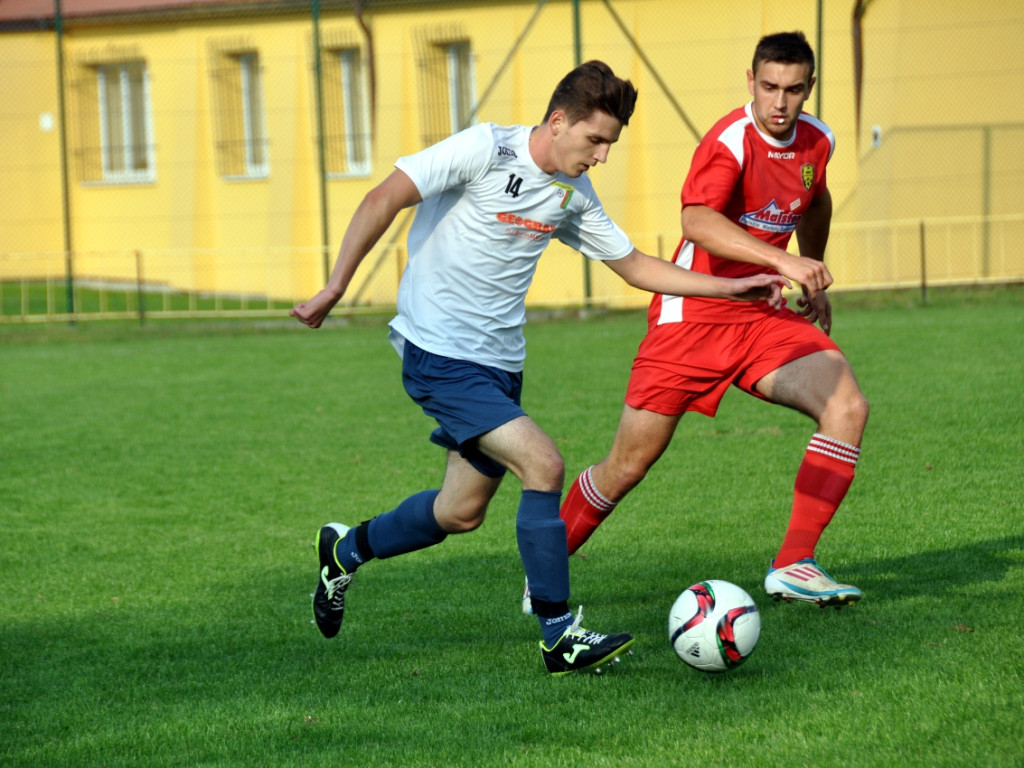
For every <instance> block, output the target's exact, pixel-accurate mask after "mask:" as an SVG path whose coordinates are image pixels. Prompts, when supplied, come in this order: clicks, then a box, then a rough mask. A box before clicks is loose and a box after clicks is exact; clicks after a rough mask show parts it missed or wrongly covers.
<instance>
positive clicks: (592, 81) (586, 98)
mask: <svg viewBox="0 0 1024 768" xmlns="http://www.w3.org/2000/svg"><path fill="white" fill-rule="evenodd" d="M636 96H637V91H636V88H635V87H633V83H631V82H630V81H629V80H623V79H622V78H619V77H616V76H615V74H614V73H613V72H612V70H611V67H609V66H608V65H607V64H605V63H604V62H603V61H597V60H593V61H588V62H585V63H583V64H580V65H579V66H578V67H576V69H574V70H572V71H571V72H570V73H569V74H567V75H566V76H565V77H563V78H562V81H561V82H560V83H559V84H558V85H557V86H556V87H555V92H554V93H553V94H551V101H549V102H548V110H547V112H545V113H544V122H547V119H548V118H549V117H551V113H552V112H554V111H555V110H556V109H560V110H562V111H563V112H564V113H565V116H566V117H567V118H568V119H569V124H570V125H572V124H573V123H577V122H579V121H580V120H586V119H587V118H588V117H590V116H591V115H592V114H593V113H594V112H595V111H596V110H600V111H602V112H606V113H607V114H609V115H611V116H612V117H614V118H616V119H617V120H618V121H619V122H620V123H622V124H623V125H628V124H629V118H630V116H631V115H632V114H633V109H634V107H636Z"/></svg>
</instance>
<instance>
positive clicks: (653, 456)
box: [561, 405, 681, 555]
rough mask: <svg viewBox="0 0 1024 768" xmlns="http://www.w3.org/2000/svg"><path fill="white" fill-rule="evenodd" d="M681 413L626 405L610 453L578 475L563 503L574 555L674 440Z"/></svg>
mask: <svg viewBox="0 0 1024 768" xmlns="http://www.w3.org/2000/svg"><path fill="white" fill-rule="evenodd" d="M680 418H681V415H675V416H666V415H664V414H661V413H655V412H653V411H645V410H640V409H638V408H633V407H631V406H629V405H626V406H623V409H622V415H621V417H620V418H619V426H618V430H617V431H616V433H615V440H614V441H613V442H612V448H611V451H610V452H609V453H608V456H607V457H605V459H604V460H603V461H601V462H600V463H598V464H595V465H594V466H592V467H590V468H589V469H587V470H585V471H584V472H583V473H581V474H580V476H579V477H577V478H576V480H575V481H574V482H573V484H572V486H571V487H570V489H569V492H568V494H567V495H566V499H565V502H564V503H563V504H562V512H561V515H562V519H563V520H564V521H565V526H566V534H567V536H568V543H569V554H570V555H571V554H572V553H574V552H576V550H578V549H579V548H580V547H581V546H583V543H584V542H585V541H586V540H587V539H589V538H590V535H591V534H592V533H593V532H594V531H595V530H596V529H597V527H598V526H599V525H600V524H601V523H602V522H603V521H604V520H605V518H607V517H608V515H610V514H611V512H612V510H613V509H614V508H615V505H616V504H618V503H619V502H620V501H621V500H622V499H623V498H625V496H626V494H627V493H629V492H630V491H631V490H633V489H634V488H635V487H636V486H637V485H639V483H640V481H641V480H643V479H644V477H646V476H647V472H648V471H649V470H650V468H651V467H653V466H654V464H655V462H657V461H658V459H659V458H661V455H662V454H663V453H664V452H665V449H666V448H668V445H669V443H670V442H671V441H672V435H673V434H674V433H675V430H676V426H677V425H678V424H679V419H680Z"/></svg>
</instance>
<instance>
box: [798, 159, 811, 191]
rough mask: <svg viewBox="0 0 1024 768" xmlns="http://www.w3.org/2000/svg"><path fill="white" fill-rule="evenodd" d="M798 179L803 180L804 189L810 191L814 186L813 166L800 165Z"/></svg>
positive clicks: (808, 164) (807, 164)
mask: <svg viewBox="0 0 1024 768" xmlns="http://www.w3.org/2000/svg"><path fill="white" fill-rule="evenodd" d="M800 178H801V179H803V182H804V189H810V188H811V185H812V184H814V166H813V165H811V164H810V163H804V164H803V165H801V166H800Z"/></svg>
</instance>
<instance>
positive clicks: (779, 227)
mask: <svg viewBox="0 0 1024 768" xmlns="http://www.w3.org/2000/svg"><path fill="white" fill-rule="evenodd" d="M798 221H800V214H799V213H787V212H786V211H784V210H782V209H781V208H779V204H778V203H776V202H775V201H774V200H772V201H771V202H770V203H768V205H766V206H765V207H764V208H761V209H760V210H757V211H750V212H749V213H745V214H743V215H742V216H740V224H743V225H745V226H748V227H752V228H753V229H760V230H763V231H765V232H792V231H793V230H794V229H796V225H797V222H798Z"/></svg>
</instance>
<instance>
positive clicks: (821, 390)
mask: <svg viewBox="0 0 1024 768" xmlns="http://www.w3.org/2000/svg"><path fill="white" fill-rule="evenodd" d="M757 390H758V391H759V392H760V393H761V394H763V395H764V396H765V397H767V398H768V399H769V400H771V401H772V402H775V403H778V404H779V405H785V406H787V407H789V408H793V409H795V410H798V411H800V412H801V413H805V414H807V415H808V416H810V417H811V418H812V419H814V420H815V422H816V423H817V425H818V429H817V432H816V433H815V434H814V436H813V437H812V439H811V442H810V444H809V445H808V448H807V452H806V453H805V455H804V459H803V461H802V463H801V465H800V469H799V471H798V472H797V477H796V483H795V486H794V494H793V510H792V514H791V517H790V521H789V526H788V528H787V530H786V535H785V538H784V539H783V542H782V546H781V547H780V549H779V552H778V554H777V555H776V556H775V559H774V560H773V561H772V566H771V568H770V569H769V572H768V575H767V576H766V577H765V589H766V590H767V591H768V593H769V594H770V595H772V596H773V597H775V598H776V599H779V598H782V599H786V600H803V601H807V602H814V603H817V604H818V605H835V606H837V607H838V606H841V605H845V604H848V603H852V602H855V601H857V600H859V599H860V598H861V597H862V595H861V592H860V590H859V589H857V588H856V587H853V586H851V585H849V584H839V583H837V582H836V581H835V580H834V579H833V578H832V577H831V576H830V575H829V574H828V573H827V572H826V571H825V570H824V569H823V568H822V567H821V566H819V565H818V563H817V562H816V560H815V558H814V550H815V548H816V546H817V544H818V540H819V539H820V538H821V535H822V533H823V532H824V530H825V528H826V527H827V526H828V524H829V522H831V520H832V517H833V516H834V515H835V512H836V510H837V509H838V507H839V505H840V504H841V503H842V500H843V498H844V497H845V496H846V492H847V490H848V489H849V487H850V484H851V483H852V482H853V476H854V470H855V467H856V465H857V460H858V458H859V457H860V444H861V439H862V438H863V435H864V427H865V425H866V424H867V418H868V410H869V407H868V401H867V398H865V397H864V394H863V393H862V392H861V390H860V386H859V385H858V384H857V379H856V377H855V376H854V374H853V370H852V368H851V367H850V364H849V362H847V360H846V358H845V356H843V354H842V353H840V352H837V351H834V350H827V351H822V352H816V353H814V354H812V355H807V356H806V357H802V358H799V359H797V360H794V361H792V362H790V363H787V364H786V365H784V366H781V367H780V368H778V369H777V370H775V371H773V372H771V373H769V374H768V375H766V376H765V377H763V378H762V379H761V380H760V381H759V382H758V383H757Z"/></svg>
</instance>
